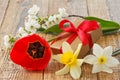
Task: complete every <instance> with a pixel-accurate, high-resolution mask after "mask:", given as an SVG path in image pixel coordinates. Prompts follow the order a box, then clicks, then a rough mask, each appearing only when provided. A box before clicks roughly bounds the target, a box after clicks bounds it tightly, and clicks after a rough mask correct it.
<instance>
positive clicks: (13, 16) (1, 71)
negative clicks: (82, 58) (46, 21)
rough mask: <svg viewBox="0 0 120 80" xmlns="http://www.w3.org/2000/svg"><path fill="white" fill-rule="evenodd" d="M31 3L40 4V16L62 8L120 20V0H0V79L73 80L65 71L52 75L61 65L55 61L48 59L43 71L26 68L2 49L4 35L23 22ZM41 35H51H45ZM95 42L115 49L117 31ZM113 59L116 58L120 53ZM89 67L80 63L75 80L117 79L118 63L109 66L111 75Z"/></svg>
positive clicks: (119, 44)
mask: <svg viewBox="0 0 120 80" xmlns="http://www.w3.org/2000/svg"><path fill="white" fill-rule="evenodd" d="M33 4H37V5H38V6H39V7H40V12H39V15H40V16H46V15H49V14H54V13H57V12H58V8H63V7H64V8H66V10H67V12H68V13H69V14H76V15H82V16H88V15H89V16H97V17H100V18H103V19H108V20H110V19H111V20H115V21H117V22H120V15H119V13H120V5H119V4H120V0H0V80H73V79H72V78H71V76H70V75H69V74H66V75H64V76H56V75H55V71H57V70H59V69H61V68H62V67H63V66H64V65H61V64H59V63H58V62H56V61H51V63H50V64H49V65H48V67H47V69H46V70H44V71H27V70H25V69H23V68H22V67H20V66H18V65H16V64H14V63H13V62H12V61H11V60H10V58H9V50H4V51H3V50H2V48H4V47H3V37H4V35H6V34H13V35H15V34H16V31H17V30H18V28H19V27H21V26H23V24H24V18H25V16H26V15H27V10H28V9H29V8H30V7H31V6H32V5H33ZM42 36H44V38H46V39H49V38H51V36H49V35H42ZM97 43H98V44H100V45H101V46H102V47H106V46H109V45H111V46H112V47H113V50H116V49H118V48H120V34H119V33H118V34H114V35H107V36H102V37H101V38H100V39H99V40H98V41H97ZM116 58H118V59H119V61H120V55H118V56H116ZM91 69H92V66H91V65H88V64H83V66H82V75H81V78H80V79H78V80H119V79H120V65H119V66H117V67H113V70H114V73H112V74H108V73H104V72H100V73H97V74H91Z"/></svg>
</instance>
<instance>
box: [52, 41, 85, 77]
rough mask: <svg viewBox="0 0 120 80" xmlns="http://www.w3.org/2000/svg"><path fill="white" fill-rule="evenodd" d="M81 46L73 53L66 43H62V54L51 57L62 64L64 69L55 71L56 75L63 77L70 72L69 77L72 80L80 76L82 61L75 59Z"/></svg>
mask: <svg viewBox="0 0 120 80" xmlns="http://www.w3.org/2000/svg"><path fill="white" fill-rule="evenodd" d="M81 46H82V44H79V45H78V48H77V49H76V51H73V50H72V48H71V46H70V45H69V44H68V43H67V42H63V44H62V51H63V54H58V55H53V57H52V58H53V59H55V60H57V61H59V62H60V63H62V64H64V65H65V67H64V68H62V69H61V70H59V71H57V72H56V73H55V74H56V75H64V74H67V73H68V72H70V75H71V76H72V77H73V78H74V79H78V78H79V77H80V75H81V68H80V67H81V66H82V63H83V59H77V57H78V55H79V52H80V49H81Z"/></svg>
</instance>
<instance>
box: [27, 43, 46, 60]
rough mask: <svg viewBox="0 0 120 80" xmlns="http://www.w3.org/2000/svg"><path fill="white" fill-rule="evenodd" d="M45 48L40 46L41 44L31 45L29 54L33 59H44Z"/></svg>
mask: <svg viewBox="0 0 120 80" xmlns="http://www.w3.org/2000/svg"><path fill="white" fill-rule="evenodd" d="M44 50H45V47H44V46H42V45H41V44H40V42H38V41H37V42H34V43H30V44H29V47H28V50H27V52H28V54H29V55H30V56H31V57H32V58H33V59H37V58H42V57H43V55H44Z"/></svg>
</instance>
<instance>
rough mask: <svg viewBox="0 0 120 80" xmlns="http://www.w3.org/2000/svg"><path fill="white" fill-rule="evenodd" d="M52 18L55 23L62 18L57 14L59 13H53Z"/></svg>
mask: <svg viewBox="0 0 120 80" xmlns="http://www.w3.org/2000/svg"><path fill="white" fill-rule="evenodd" d="M53 18H54V22H55V23H57V24H58V23H59V22H60V20H61V19H62V17H61V15H59V14H57V15H54V16H53Z"/></svg>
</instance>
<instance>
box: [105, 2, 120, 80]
mask: <svg viewBox="0 0 120 80" xmlns="http://www.w3.org/2000/svg"><path fill="white" fill-rule="evenodd" d="M106 3H107V6H108V9H109V14H110V18H111V19H112V20H113V21H116V22H118V23H120V15H119V13H120V5H119V4H120V0H115V1H113V0H106ZM116 35H117V38H118V39H117V42H116V44H117V47H116V49H119V48H120V33H118V34H116ZM116 57H117V58H118V59H119V61H120V55H118V56H116ZM119 68H120V67H116V68H114V71H115V74H114V76H115V79H116V80H117V79H120V69H119Z"/></svg>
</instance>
